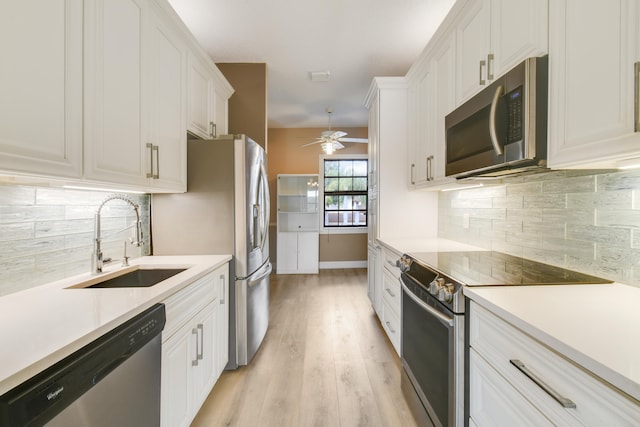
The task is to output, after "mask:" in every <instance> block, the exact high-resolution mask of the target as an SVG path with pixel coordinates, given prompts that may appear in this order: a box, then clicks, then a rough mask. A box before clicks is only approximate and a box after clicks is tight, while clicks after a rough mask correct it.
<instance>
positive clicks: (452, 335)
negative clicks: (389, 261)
mask: <svg viewBox="0 0 640 427" xmlns="http://www.w3.org/2000/svg"><path fill="white" fill-rule="evenodd" d="M401 269H402V273H401V276H400V280H401V282H402V339H401V347H402V351H401V353H402V367H403V376H402V389H403V392H404V395H405V397H406V398H407V401H408V402H409V404H410V405H411V407H412V410H413V413H414V415H415V417H416V419H417V420H418V422H419V424H420V425H427V426H428V425H435V426H460V425H464V378H465V376H464V354H465V352H464V343H465V338H464V335H465V332H464V331H465V327H464V314H463V313H456V312H455V311H454V307H455V305H454V304H453V297H454V294H455V287H456V286H458V287H459V286H460V285H456V284H454V283H453V281H451V280H450V279H449V278H447V277H445V276H443V275H441V274H439V273H437V272H435V271H432V270H429V269H426V268H423V267H422V266H419V265H418V263H416V262H413V261H411V260H409V259H408V258H407V257H406V256H405V257H403V258H402V262H401ZM439 295H440V298H441V299H442V301H441V300H439V299H438V298H439ZM459 296H460V294H459V293H458V294H457V296H456V303H457V302H458V301H457V299H458V297H459ZM447 301H448V302H447ZM461 302H462V303H464V301H461ZM462 311H464V310H462ZM416 398H417V399H416Z"/></svg>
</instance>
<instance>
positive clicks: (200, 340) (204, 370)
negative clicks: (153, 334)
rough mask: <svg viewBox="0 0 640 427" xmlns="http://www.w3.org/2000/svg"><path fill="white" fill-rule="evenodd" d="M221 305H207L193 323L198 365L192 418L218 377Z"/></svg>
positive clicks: (194, 373)
mask: <svg viewBox="0 0 640 427" xmlns="http://www.w3.org/2000/svg"><path fill="white" fill-rule="evenodd" d="M218 307H219V305H218V304H217V301H214V302H212V303H211V304H209V305H207V307H205V308H204V309H203V310H202V311H201V312H200V313H199V314H198V316H196V318H195V319H194V322H193V327H194V329H193V330H192V332H195V333H193V334H192V335H191V337H192V340H193V341H194V344H193V347H194V348H195V349H196V351H197V353H196V359H198V363H197V364H196V365H195V366H193V370H192V375H193V404H192V408H193V410H192V411H191V413H192V417H193V416H195V415H196V413H197V411H198V409H199V408H200V407H201V406H202V403H203V402H204V401H205V399H206V398H207V396H208V395H209V392H211V389H213V385H214V384H215V382H216V380H217V378H218V376H217V368H216V365H215V362H216V357H217V348H216V345H217V341H218V340H217V333H218V330H217V328H216V320H217V317H218V311H219V309H218Z"/></svg>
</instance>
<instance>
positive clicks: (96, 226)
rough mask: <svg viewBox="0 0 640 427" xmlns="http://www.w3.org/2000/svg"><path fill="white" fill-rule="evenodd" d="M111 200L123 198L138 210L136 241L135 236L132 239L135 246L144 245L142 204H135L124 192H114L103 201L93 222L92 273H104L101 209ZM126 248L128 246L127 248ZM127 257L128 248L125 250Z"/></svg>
mask: <svg viewBox="0 0 640 427" xmlns="http://www.w3.org/2000/svg"><path fill="white" fill-rule="evenodd" d="M111 200H122V201H125V202H127V203H129V204H130V205H131V206H132V207H133V209H134V210H135V211H136V241H133V238H131V239H130V241H131V244H132V245H134V246H142V244H143V242H142V239H143V237H142V222H141V221H140V206H138V205H137V204H135V203H134V202H133V201H132V200H131V199H129V198H128V197H127V196H125V195H122V194H114V195H112V196H109V197H107V198H106V199H104V200H103V201H102V203H101V204H100V206H99V207H98V210H97V211H96V213H95V214H94V216H93V218H94V222H93V254H92V256H91V273H93V274H99V273H102V264H103V259H102V249H101V248H100V243H101V239H100V211H101V210H102V207H103V206H104V205H105V204H106V203H107V202H109V201H111ZM125 249H126V248H125ZM125 257H126V250H125Z"/></svg>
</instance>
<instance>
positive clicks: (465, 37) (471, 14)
mask: <svg viewBox="0 0 640 427" xmlns="http://www.w3.org/2000/svg"><path fill="white" fill-rule="evenodd" d="M460 16H461V17H460V18H459V20H458V25H457V27H456V52H457V56H456V63H457V66H456V68H457V73H456V100H457V104H458V105H460V104H461V103H462V102H464V101H465V100H467V99H468V98H469V97H471V96H472V95H474V94H475V93H476V92H478V91H479V90H480V89H482V88H483V87H485V85H486V84H487V59H488V58H487V55H488V54H489V49H490V40H491V31H490V28H491V1H490V0H472V1H469V3H467V4H466V5H465V7H464V9H463V10H462V12H461V15H460Z"/></svg>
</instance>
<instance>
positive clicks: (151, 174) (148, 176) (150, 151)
mask: <svg viewBox="0 0 640 427" xmlns="http://www.w3.org/2000/svg"><path fill="white" fill-rule="evenodd" d="M147 148H148V149H149V172H147V178H153V144H151V143H150V142H147Z"/></svg>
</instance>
